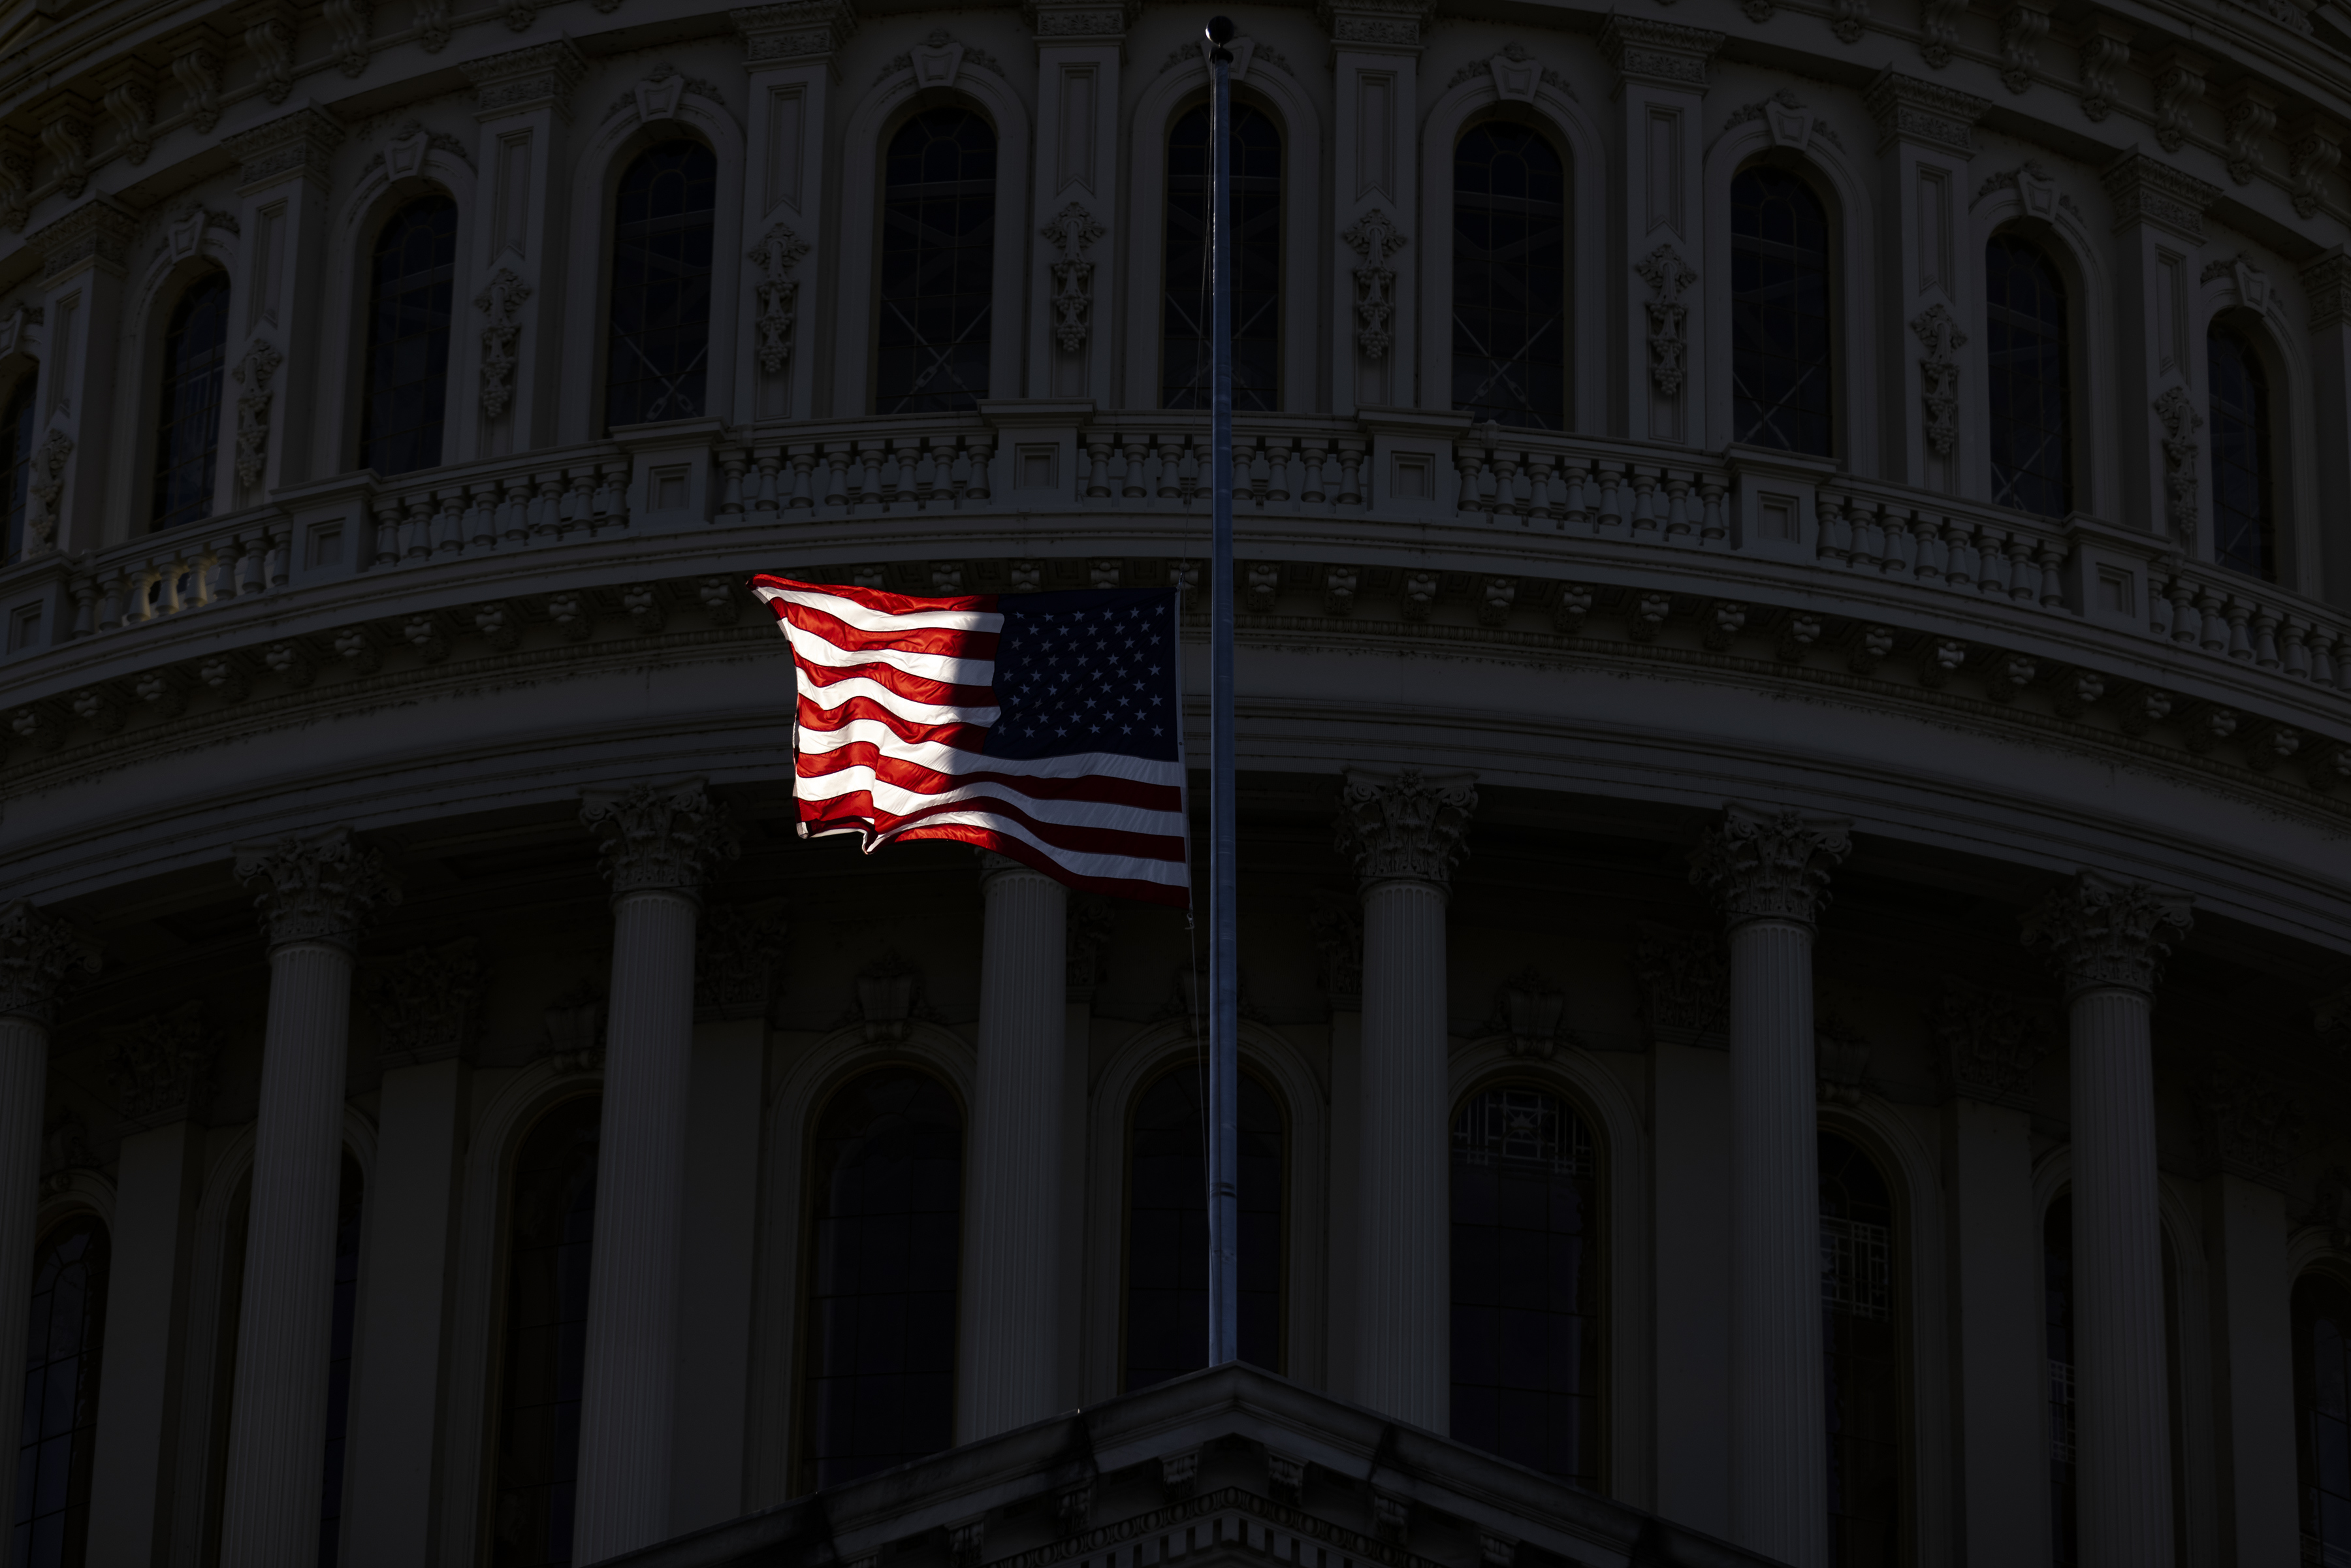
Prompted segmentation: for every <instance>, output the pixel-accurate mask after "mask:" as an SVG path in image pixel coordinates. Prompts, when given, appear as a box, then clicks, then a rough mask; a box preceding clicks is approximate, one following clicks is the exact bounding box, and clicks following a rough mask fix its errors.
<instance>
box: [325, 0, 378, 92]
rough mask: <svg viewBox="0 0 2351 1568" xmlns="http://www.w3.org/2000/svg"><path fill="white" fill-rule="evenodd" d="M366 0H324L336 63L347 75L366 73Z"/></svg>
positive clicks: (367, 6) (367, 11)
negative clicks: (332, 36) (332, 37)
mask: <svg viewBox="0 0 2351 1568" xmlns="http://www.w3.org/2000/svg"><path fill="white" fill-rule="evenodd" d="M370 10H371V7H370V6H369V5H368V3H367V0H325V5H324V8H323V14H324V16H325V18H326V23H327V28H328V31H329V32H330V33H332V34H333V35H334V58H335V63H336V64H337V65H338V66H340V67H341V68H342V71H343V74H344V75H345V76H347V77H356V76H360V75H364V74H365V73H366V71H367V68H368V15H369V12H370Z"/></svg>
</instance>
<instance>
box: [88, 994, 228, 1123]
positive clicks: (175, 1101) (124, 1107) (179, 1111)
mask: <svg viewBox="0 0 2351 1568" xmlns="http://www.w3.org/2000/svg"><path fill="white" fill-rule="evenodd" d="M108 1038H109V1039H110V1040H111V1041H112V1049H110V1051H108V1052H107V1057H106V1074H107V1076H108V1077H109V1078H110V1079H112V1080H113V1081H114V1101H115V1109H116V1110H117V1111H119V1112H120V1113H121V1115H122V1120H123V1122H124V1124H126V1126H128V1127H131V1128H138V1129H142V1130H143V1129H145V1128H149V1127H160V1126H162V1125H164V1124H167V1123H171V1122H177V1121H180V1120H183V1118H185V1117H188V1116H193V1115H198V1114H201V1113H202V1112H203V1110H204V1098H205V1095H206V1092H208V1091H209V1090H210V1089H211V1087H212V1083H211V1079H212V1066H213V1057H214V1054H215V1053H216V1052H217V1051H219V1049H220V1031H219V1030H216V1029H214V1028H213V1026H212V1022H211V1020H210V1019H207V1018H205V1016H204V1003H202V1002H186V1003H183V1004H182V1005H181V1006H179V1007H176V1008H173V1009H171V1010H170V1011H168V1012H160V1013H150V1014H148V1015H147V1016H146V1017H145V1018H143V1019H140V1020H139V1021H138V1022H136V1023H134V1024H131V1025H129V1026H127V1027H125V1028H122V1029H119V1030H110V1032H109V1036H108Z"/></svg>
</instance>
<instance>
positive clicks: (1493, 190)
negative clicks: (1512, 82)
mask: <svg viewBox="0 0 2351 1568" xmlns="http://www.w3.org/2000/svg"><path fill="white" fill-rule="evenodd" d="M1453 406H1454V407H1455V408H1458V409H1464V410H1467V411H1468V412H1469V413H1474V414H1476V415H1477V416H1478V417H1479V419H1481V420H1487V419H1490V420H1493V421H1495V422H1497V423H1501V424H1514V425H1525V426H1528V427H1530V428H1532V429H1536V430H1563V429H1565V428H1566V427H1567V174H1566V170H1565V168H1564V166H1563V165H1562V163H1561V162H1560V157H1559V153H1558V152H1555V151H1554V150H1553V149H1552V144H1551V143H1550V142H1549V141H1545V140H1544V139H1543V138H1542V137H1541V136H1540V135H1538V134H1537V133H1536V132H1534V131H1531V130H1529V129H1527V128H1526V127H1525V126H1523V125H1514V124H1512V123H1510V121H1508V120H1488V121H1486V122H1485V123H1484V124H1482V125H1476V126H1472V127H1471V128H1470V129H1469V130H1468V131H1467V132H1465V133H1464V134H1463V136H1462V138H1461V140H1460V141H1459V142H1458V144H1457V145H1456V146H1455V147H1454V150H1453Z"/></svg>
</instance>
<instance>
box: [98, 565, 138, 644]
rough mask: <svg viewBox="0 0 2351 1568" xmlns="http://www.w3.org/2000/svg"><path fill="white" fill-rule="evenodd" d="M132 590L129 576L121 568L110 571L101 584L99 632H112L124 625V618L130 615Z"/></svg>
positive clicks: (116, 567) (117, 567)
mask: <svg viewBox="0 0 2351 1568" xmlns="http://www.w3.org/2000/svg"><path fill="white" fill-rule="evenodd" d="M130 589H131V581H130V578H129V575H128V574H127V573H126V572H125V571H124V570H123V569H122V568H121V567H120V566H119V565H118V566H115V567H113V568H111V569H110V570H109V571H108V572H107V574H106V579H105V580H104V581H103V582H101V583H99V598H98V629H99V631H101V632H111V631H114V630H116V629H117V628H118V627H120V625H121V624H122V622H123V620H124V618H125V617H126V616H127V615H128V614H129V613H130Z"/></svg>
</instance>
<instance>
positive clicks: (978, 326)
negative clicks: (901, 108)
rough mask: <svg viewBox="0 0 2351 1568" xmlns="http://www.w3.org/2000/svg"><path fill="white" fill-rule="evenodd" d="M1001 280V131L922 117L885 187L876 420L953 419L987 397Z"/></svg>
mask: <svg viewBox="0 0 2351 1568" xmlns="http://www.w3.org/2000/svg"><path fill="white" fill-rule="evenodd" d="M995 278H996V132H995V131H994V130H992V129H991V128H990V127H989V126H988V123H987V121H986V120H982V119H981V118H980V117H979V116H978V115H977V114H974V113H972V112H971V111H970V110H964V109H935V110H929V111H928V112H927V113H924V114H918V115H916V116H915V117H914V119H912V120H908V121H907V122H906V123H905V124H904V126H902V127H901V128H900V129H899V131H898V134H897V135H895V136H893V137H892V138H891V139H890V152H889V156H888V158H887V160H886V162H885V166H884V169H883V180H882V285H881V290H880V295H879V298H880V300H881V312H882V316H881V321H880V323H879V325H878V328H877V329H876V331H875V334H874V344H875V356H876V357H875V363H874V378H873V406H874V411H875V412H876V413H956V412H957V411H960V410H964V409H969V408H972V407H974V406H975V405H977V402H979V400H980V399H981V398H984V397H986V396H987V350H988V333H989V331H990V330H991V329H992V328H993V325H994V315H993V311H992V310H991V308H990V307H991V305H992V302H993V301H994V298H995V295H994V292H993V290H994V288H995Z"/></svg>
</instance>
